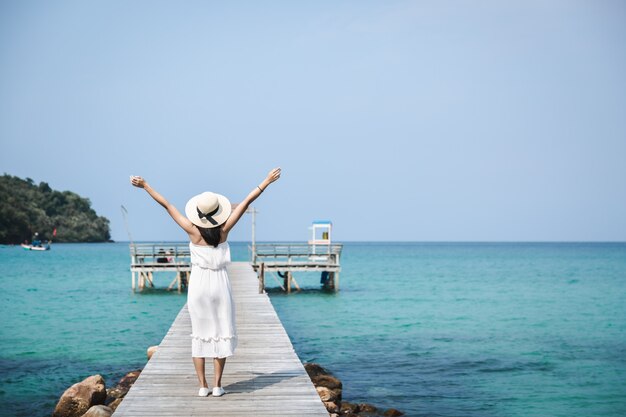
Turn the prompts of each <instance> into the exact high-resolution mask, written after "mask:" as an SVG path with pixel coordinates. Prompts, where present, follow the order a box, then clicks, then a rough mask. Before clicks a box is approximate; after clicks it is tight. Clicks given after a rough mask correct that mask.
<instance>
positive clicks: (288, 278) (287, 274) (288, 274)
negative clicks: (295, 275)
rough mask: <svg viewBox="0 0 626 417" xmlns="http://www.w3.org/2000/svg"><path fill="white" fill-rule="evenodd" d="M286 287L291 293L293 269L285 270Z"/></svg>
mask: <svg viewBox="0 0 626 417" xmlns="http://www.w3.org/2000/svg"><path fill="white" fill-rule="evenodd" d="M285 288H286V289H287V294H291V271H286V272H285Z"/></svg>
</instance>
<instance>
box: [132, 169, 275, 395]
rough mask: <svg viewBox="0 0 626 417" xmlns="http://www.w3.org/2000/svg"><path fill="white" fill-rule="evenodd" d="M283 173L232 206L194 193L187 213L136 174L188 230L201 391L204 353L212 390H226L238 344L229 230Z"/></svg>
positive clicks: (204, 388)
mask: <svg viewBox="0 0 626 417" xmlns="http://www.w3.org/2000/svg"><path fill="white" fill-rule="evenodd" d="M278 178H280V168H275V169H273V170H272V171H270V173H269V174H268V175H267V177H266V178H265V179H264V180H263V182H261V184H259V185H258V186H257V187H255V188H254V190H252V191H251V192H250V194H248V196H247V197H246V198H245V200H244V201H243V202H241V204H238V205H236V206H232V205H231V203H230V201H229V200H228V199H227V198H226V197H224V196H223V195H220V194H215V193H211V192H205V193H202V194H198V195H196V196H194V197H192V198H191V199H190V200H189V201H188V202H187V204H186V206H185V214H186V216H187V217H185V216H183V215H182V214H181V213H180V212H179V211H178V210H177V209H176V207H174V206H173V205H171V204H170V203H169V202H168V201H167V200H166V199H165V198H164V197H163V196H161V194H159V193H157V192H156V191H155V190H154V189H153V188H152V187H150V185H148V183H147V182H146V181H145V180H144V179H143V178H141V177H133V176H131V178H130V182H131V184H132V185H134V186H135V187H139V188H143V189H145V190H146V191H147V192H148V194H150V196H151V197H152V198H153V199H154V200H155V201H156V202H157V203H159V204H160V205H161V206H163V207H164V208H165V209H166V210H167V212H168V214H169V215H170V216H172V218H173V219H174V221H175V222H176V223H177V224H178V225H179V226H180V227H181V228H182V229H183V230H184V231H185V232H187V235H188V236H189V240H190V242H189V250H190V253H191V276H190V278H189V288H188V291H187V307H188V310H189V316H190V318H191V332H192V334H191V356H192V359H193V364H194V367H195V368H196V373H197V375H198V381H199V382H200V390H199V391H198V395H200V396H207V395H209V388H208V384H207V381H206V377H205V374H204V363H205V358H213V367H214V369H215V375H214V378H213V381H214V387H213V396H215V397H219V396H222V395H224V394H225V391H224V388H222V373H223V372H224V365H225V364H226V358H227V357H228V356H232V355H233V354H234V352H235V348H236V347H237V328H236V324H235V303H234V300H233V296H232V292H231V285H230V280H229V278H228V273H227V271H226V265H227V264H228V263H229V262H230V247H229V245H228V242H227V239H228V233H229V232H230V231H231V230H232V228H233V227H234V226H235V225H236V224H237V222H238V221H239V219H240V218H241V216H242V215H243V214H244V213H245V211H246V210H247V209H248V206H249V205H250V204H251V203H252V202H253V201H254V200H256V199H257V198H258V197H259V196H260V195H261V193H262V192H263V191H265V189H266V188H267V187H268V186H269V185H270V184H271V183H273V182H274V181H276V180H278Z"/></svg>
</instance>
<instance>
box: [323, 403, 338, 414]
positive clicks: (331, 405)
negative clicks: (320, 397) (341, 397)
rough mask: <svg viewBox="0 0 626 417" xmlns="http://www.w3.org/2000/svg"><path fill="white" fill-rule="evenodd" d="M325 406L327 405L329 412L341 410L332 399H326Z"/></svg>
mask: <svg viewBox="0 0 626 417" xmlns="http://www.w3.org/2000/svg"><path fill="white" fill-rule="evenodd" d="M324 407H326V411H328V412H329V413H338V412H339V406H338V405H337V404H335V403H334V402H332V401H324Z"/></svg>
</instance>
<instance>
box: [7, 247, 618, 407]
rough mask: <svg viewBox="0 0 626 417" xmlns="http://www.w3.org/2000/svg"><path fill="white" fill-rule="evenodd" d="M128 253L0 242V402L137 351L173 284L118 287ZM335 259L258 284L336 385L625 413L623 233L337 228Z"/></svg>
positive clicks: (151, 333) (237, 251)
mask: <svg viewBox="0 0 626 417" xmlns="http://www.w3.org/2000/svg"><path fill="white" fill-rule="evenodd" d="M231 248H232V254H233V260H246V259H247V256H248V251H247V245H246V244H245V243H232V244H231ZM128 267H129V251H128V245H127V244H126V243H110V244H55V245H54V246H53V249H52V250H51V251H49V252H45V253H33V252H27V251H24V250H22V249H21V248H19V247H11V246H4V247H0V271H1V274H0V284H1V288H2V303H1V305H0V317H1V318H2V325H1V327H0V404H1V409H2V415H7V416H49V415H50V413H51V412H52V410H53V408H54V406H55V404H56V402H57V400H58V398H59V396H60V395H61V393H62V392H63V391H64V390H65V389H66V388H67V387H69V386H70V385H71V384H73V383H75V382H77V381H80V380H82V379H83V378H85V377H87V376H89V375H92V374H96V373H100V374H102V375H103V376H104V378H105V379H106V382H107V386H111V385H113V384H115V383H116V382H117V380H118V379H119V378H120V377H121V376H122V375H124V374H125V373H126V372H127V371H130V370H132V369H136V368H141V367H142V366H143V365H144V364H145V362H146V348H147V347H148V346H150V345H156V344H158V343H159V342H160V341H161V339H162V338H163V336H164V335H165V333H166V331H167V329H168V328H169V326H170V324H171V322H172V321H173V319H174V317H175V316H176V314H177V313H178V311H179V310H180V308H181V307H182V306H183V304H184V303H185V301H186V294H177V293H176V292H166V291H164V290H163V288H164V287H166V286H167V284H169V281H170V278H169V277H165V276H162V277H157V281H156V282H157V285H158V286H159V287H161V289H157V290H148V291H145V292H144V293H132V291H131V289H130V283H131V282H130V273H129V271H128ZM342 268H343V271H342V273H341V277H340V287H341V290H340V291H339V292H338V293H324V292H320V291H318V290H316V288H318V287H319V276H318V275H312V274H311V275H296V279H297V280H298V282H299V284H300V285H301V286H303V287H305V288H307V289H306V290H304V291H303V292H301V293H298V294H292V295H289V296H286V295H284V294H281V293H280V292H278V291H270V296H271V298H272V302H273V304H274V306H275V308H276V310H277V311H278V314H279V316H280V318H281V320H282V321H283V323H284V325H285V328H286V329H287V332H288V333H289V335H290V337H291V340H292V342H293V344H294V347H295V349H296V351H297V352H298V355H299V356H300V358H301V359H302V360H303V361H315V362H319V363H320V364H322V365H323V366H326V367H328V368H329V369H330V370H331V371H333V372H334V373H335V374H336V375H337V376H338V377H339V378H340V379H341V380H342V381H343V383H344V400H347V401H357V402H362V401H366V402H370V403H373V404H375V405H379V406H382V407H395V408H398V409H400V410H403V411H405V412H406V413H407V415H412V416H503V417H504V416H525V417H526V416H541V417H548V416H567V417H570V416H577V415H581V416H607V417H608V416H616V417H617V416H625V415H626V243H346V244H345V246H344V252H343V257H342ZM266 281H267V283H268V285H273V280H271V279H267V280H266ZM225 372H226V373H228V364H227V365H226V371H225Z"/></svg>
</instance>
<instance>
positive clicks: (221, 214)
mask: <svg viewBox="0 0 626 417" xmlns="http://www.w3.org/2000/svg"><path fill="white" fill-rule="evenodd" d="M231 210H232V209H231V206H230V201H229V200H228V199H227V198H226V197H224V196H223V195H221V194H216V193H211V192H208V191H207V192H205V193H202V194H198V195H196V196H193V197H191V198H190V199H189V201H187V204H186V205H185V215H187V218H188V219H189V220H191V222H192V223H193V224H195V225H196V226H199V227H206V228H212V227H217V226H219V225H221V224H222V223H224V222H225V221H226V219H228V216H230V212H231Z"/></svg>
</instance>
